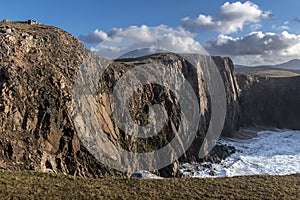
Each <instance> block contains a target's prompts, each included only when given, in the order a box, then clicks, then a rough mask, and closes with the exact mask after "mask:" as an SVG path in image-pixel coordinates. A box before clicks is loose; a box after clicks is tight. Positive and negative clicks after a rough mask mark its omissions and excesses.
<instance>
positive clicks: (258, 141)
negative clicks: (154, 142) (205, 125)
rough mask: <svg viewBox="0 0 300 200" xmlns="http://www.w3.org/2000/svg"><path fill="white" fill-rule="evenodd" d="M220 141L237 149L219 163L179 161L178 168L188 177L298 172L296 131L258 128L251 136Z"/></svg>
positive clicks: (298, 138) (299, 157) (299, 147)
mask: <svg viewBox="0 0 300 200" xmlns="http://www.w3.org/2000/svg"><path fill="white" fill-rule="evenodd" d="M221 143H223V144H228V145H232V146H235V147H236V149H237V153H235V154H233V155H231V156H230V157H229V158H227V159H226V160H224V161H223V162H222V163H220V164H210V163H205V164H206V167H203V164H202V165H200V164H183V165H182V167H181V171H182V172H183V173H184V174H185V175H187V176H190V177H224V176H241V175H254V174H269V175H286V174H294V173H300V131H290V130H278V131H261V132H259V133H258V134H257V137H254V138H252V139H248V140H239V141H225V140H223V141H221ZM207 165H210V166H211V167H209V168H207Z"/></svg>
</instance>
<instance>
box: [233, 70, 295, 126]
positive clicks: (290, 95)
mask: <svg viewBox="0 0 300 200" xmlns="http://www.w3.org/2000/svg"><path fill="white" fill-rule="evenodd" d="M236 77H237V82H238V85H239V87H240V89H241V94H240V116H241V126H255V125H258V126H268V127H276V128H288V129H298V130H299V129H300V123H299V120H300V115H299V112H298V111H299V110H300V103H299V102H300V94H299V91H300V76H299V75H298V76H296V74H292V73H287V72H284V71H272V73H267V72H258V73H255V74H249V73H248V74H237V75H236Z"/></svg>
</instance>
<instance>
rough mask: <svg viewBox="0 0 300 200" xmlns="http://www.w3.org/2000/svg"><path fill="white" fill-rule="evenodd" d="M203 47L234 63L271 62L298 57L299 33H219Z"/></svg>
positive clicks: (299, 47) (299, 56)
mask: <svg viewBox="0 0 300 200" xmlns="http://www.w3.org/2000/svg"><path fill="white" fill-rule="evenodd" d="M205 47H206V49H207V50H208V51H209V52H210V53H212V54H220V55H226V56H230V57H232V58H233V60H234V61H235V62H236V63H240V64H248V65H249V64H250V65H256V64H257V63H260V64H273V63H279V62H282V61H287V60H290V59H294V58H300V35H295V34H290V33H288V32H287V31H283V32H282V33H280V34H275V33H262V32H252V33H250V34H248V35H246V36H245V37H241V38H233V37H229V36H226V35H219V36H218V38H217V39H214V40H210V41H208V42H207V43H206V45H205Z"/></svg>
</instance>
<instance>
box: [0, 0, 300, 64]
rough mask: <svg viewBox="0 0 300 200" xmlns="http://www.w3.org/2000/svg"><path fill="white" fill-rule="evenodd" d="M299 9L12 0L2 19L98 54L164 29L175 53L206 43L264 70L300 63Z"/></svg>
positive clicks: (271, 4) (201, 1)
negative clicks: (40, 26)
mask: <svg viewBox="0 0 300 200" xmlns="http://www.w3.org/2000/svg"><path fill="white" fill-rule="evenodd" d="M299 8H300V1H299V0H285V1H276V2H275V1H269V0H264V1H262V0H260V1H259V0H253V1H248V2H247V1H228V3H226V1H221V0H212V1H207V0H181V1H178V0H160V1H158V0H151V1H145V0H129V1H124V0H123V1H122V0H110V1H100V0H86V1H70V0H65V1H58V0H52V1H41V0H40V1H34V0H31V1H15V0H11V1H6V2H5V3H3V2H2V6H1V8H0V9H1V12H0V17H1V18H7V19H9V20H10V21H14V20H27V19H34V20H36V21H38V22H41V23H44V24H49V25H53V26H57V27H60V28H62V29H64V30H66V31H68V32H70V33H71V34H73V35H74V36H76V37H79V38H80V40H81V41H82V42H84V44H85V45H86V46H87V47H88V48H91V49H93V50H95V51H97V50H99V48H101V45H98V44H99V43H101V42H102V41H104V42H105V41H112V37H113V34H120V33H121V35H122V33H123V36H122V37H123V38H124V37H127V38H128V37H130V38H131V39H136V38H138V37H137V35H135V34H124V32H126V31H128V29H130V28H128V27H131V28H136V29H137V33H138V34H139V36H141V35H143V34H147V33H150V34H154V32H155V30H156V29H157V27H160V28H161V29H163V32H164V33H168V34H169V35H170V36H169V38H161V41H162V42H161V43H162V45H165V47H168V48H171V50H173V49H174V50H177V49H186V51H189V48H191V49H193V48H194V49H197V48H198V45H199V44H201V45H202V46H204V47H205V48H206V49H207V51H208V52H209V53H211V54H216V55H222V56H230V57H232V59H233V60H234V62H235V63H239V64H248V65H258V64H273V63H279V62H284V61H287V60H289V59H294V58H300V12H299ZM143 25H144V26H143ZM161 25H163V26H161ZM133 26H134V27H133ZM162 27H163V28H162ZM155 37H156V38H159V37H160V36H158V35H156V36H155ZM147 41H149V40H147ZM158 41H160V40H158ZM167 41H169V42H171V43H172V42H173V43H174V41H175V43H176V41H181V42H182V43H183V44H181V43H180V42H177V44H179V46H176V45H175V46H174V45H173V44H168V43H167ZM138 42H145V41H144V40H143V41H142V40H139V39H137V43H138ZM198 43H199V44H198ZM147 44H148V43H147ZM180 45H181V46H180ZM100 50H103V49H100ZM100 52H101V51H100Z"/></svg>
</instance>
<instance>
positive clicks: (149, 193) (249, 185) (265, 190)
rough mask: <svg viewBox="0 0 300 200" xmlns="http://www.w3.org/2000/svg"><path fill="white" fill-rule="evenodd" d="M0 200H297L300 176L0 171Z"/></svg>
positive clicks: (299, 195) (299, 191) (299, 189)
mask: <svg viewBox="0 0 300 200" xmlns="http://www.w3.org/2000/svg"><path fill="white" fill-rule="evenodd" d="M0 191H1V192H0V198H1V199H11V198H16V199H32V198H37V199H49V198H50V199H74V198H76V199H299V197H300V174H296V175H289V176H243V177H233V178H214V179H193V178H189V179H187V178H182V179H178V178H177V179H174V178H172V179H163V180H154V179H108V178H104V179H84V178H78V177H77V178H75V177H73V176H65V175H62V174H60V175H57V174H45V173H34V172H28V171H23V172H16V171H14V172H12V171H0Z"/></svg>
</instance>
